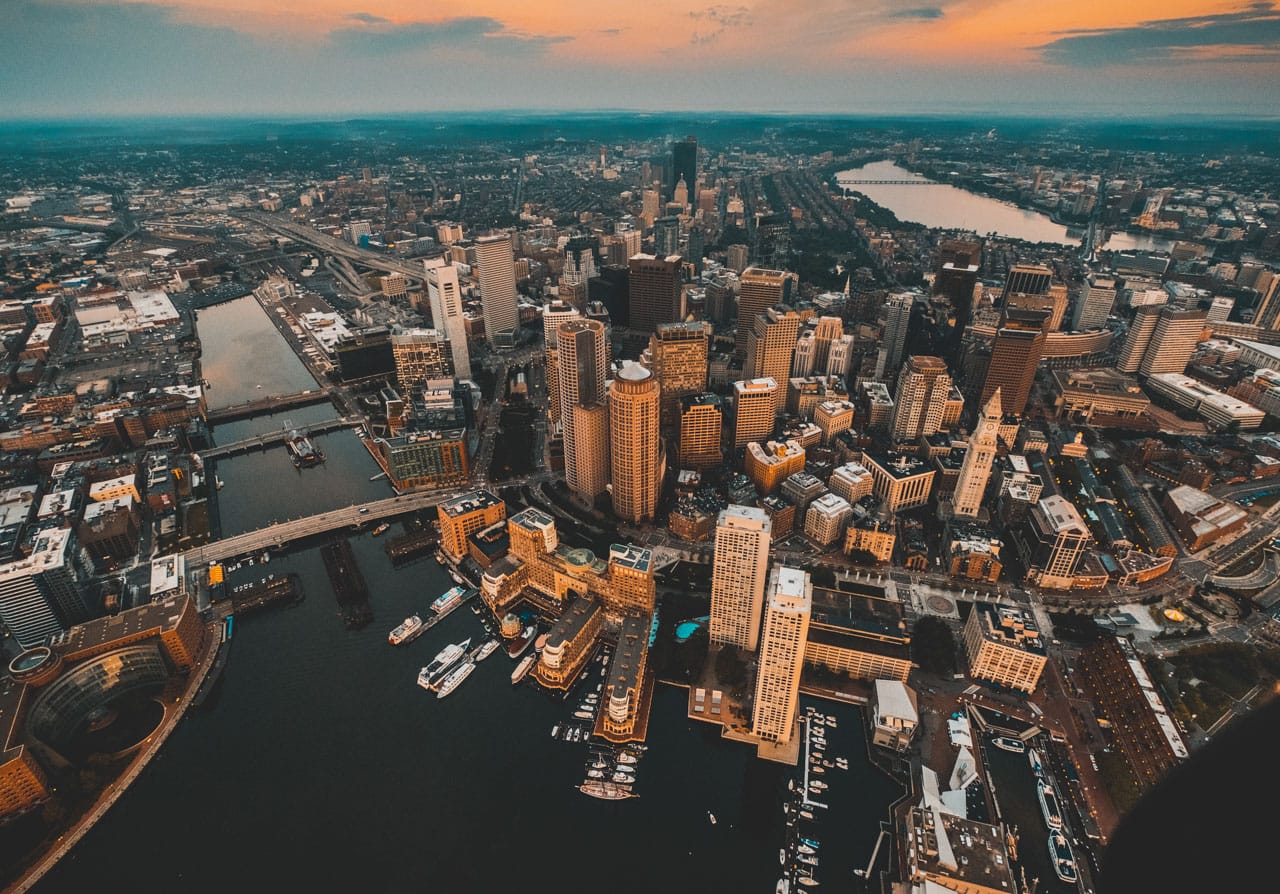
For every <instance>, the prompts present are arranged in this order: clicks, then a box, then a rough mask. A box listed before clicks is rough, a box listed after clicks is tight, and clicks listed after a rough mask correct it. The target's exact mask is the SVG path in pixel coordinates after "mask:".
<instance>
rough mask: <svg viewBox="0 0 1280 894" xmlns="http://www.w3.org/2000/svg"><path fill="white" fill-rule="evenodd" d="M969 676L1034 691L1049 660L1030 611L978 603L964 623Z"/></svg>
mask: <svg viewBox="0 0 1280 894" xmlns="http://www.w3.org/2000/svg"><path fill="white" fill-rule="evenodd" d="M964 649H965V654H966V656H967V657H968V660H969V676H971V677H974V678H976V679H979V680H990V681H991V682H992V683H998V684H1000V685H1001V686H1007V687H1009V688H1010V689H1019V690H1022V691H1023V692H1028V693H1029V692H1034V691H1035V688H1036V686H1037V685H1038V684H1039V683H1040V674H1041V673H1043V672H1044V666H1045V662H1046V661H1047V660H1048V659H1047V656H1046V653H1045V646H1044V642H1043V641H1042V640H1041V638H1040V628H1039V626H1038V625H1037V624H1036V620H1035V618H1034V617H1033V616H1032V614H1031V612H1030V611H1029V610H1026V609H1022V608H1017V607H1015V606H1009V605H994V604H992V603H989V602H975V603H974V604H973V608H972V610H971V611H970V612H969V617H968V619H967V620H966V621H965V624H964Z"/></svg>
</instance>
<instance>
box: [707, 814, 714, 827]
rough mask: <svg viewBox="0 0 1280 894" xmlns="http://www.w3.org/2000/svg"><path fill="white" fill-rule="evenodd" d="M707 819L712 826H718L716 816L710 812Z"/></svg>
mask: <svg viewBox="0 0 1280 894" xmlns="http://www.w3.org/2000/svg"><path fill="white" fill-rule="evenodd" d="M707 819H709V820H711V825H713V826H714V825H715V824H716V815H715V814H714V813H712V812H711V811H710V810H708V811H707Z"/></svg>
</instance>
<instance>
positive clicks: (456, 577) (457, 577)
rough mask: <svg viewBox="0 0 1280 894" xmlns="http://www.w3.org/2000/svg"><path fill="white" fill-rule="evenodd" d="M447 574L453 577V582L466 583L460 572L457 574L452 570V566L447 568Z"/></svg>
mask: <svg viewBox="0 0 1280 894" xmlns="http://www.w3.org/2000/svg"><path fill="white" fill-rule="evenodd" d="M449 576H450V577H451V578H453V582H454V583H455V584H465V583H466V581H465V580H463V579H462V575H461V574H459V573H458V572H456V571H454V570H453V569H452V568H450V569H449Z"/></svg>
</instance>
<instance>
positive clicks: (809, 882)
mask: <svg viewBox="0 0 1280 894" xmlns="http://www.w3.org/2000/svg"><path fill="white" fill-rule="evenodd" d="M796 881H798V882H799V883H800V884H802V885H804V886H805V887H806V888H816V887H817V886H818V881H817V879H815V878H814V877H813V876H811V875H802V876H800V877H798V878H797V879H796Z"/></svg>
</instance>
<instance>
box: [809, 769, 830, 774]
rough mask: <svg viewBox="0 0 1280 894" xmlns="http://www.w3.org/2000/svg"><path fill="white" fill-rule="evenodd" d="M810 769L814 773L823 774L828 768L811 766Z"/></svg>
mask: <svg viewBox="0 0 1280 894" xmlns="http://www.w3.org/2000/svg"><path fill="white" fill-rule="evenodd" d="M809 769H810V770H812V771H813V772H814V773H817V774H818V775H822V774H823V773H825V772H827V771H826V770H824V769H822V767H810V768H809Z"/></svg>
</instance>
